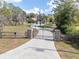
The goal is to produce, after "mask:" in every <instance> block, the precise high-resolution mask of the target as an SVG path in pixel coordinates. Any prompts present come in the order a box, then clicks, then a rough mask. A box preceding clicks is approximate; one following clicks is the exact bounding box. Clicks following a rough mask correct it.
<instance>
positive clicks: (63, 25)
mask: <svg viewBox="0 0 79 59" xmlns="http://www.w3.org/2000/svg"><path fill="white" fill-rule="evenodd" d="M55 2H57V6H56V8H55V11H54V12H55V14H54V16H55V23H56V25H57V28H58V29H60V30H61V32H62V33H65V34H70V35H72V34H76V33H77V32H75V29H74V28H75V26H74V22H75V18H76V19H78V18H77V17H76V15H75V14H76V12H77V10H78V8H77V7H76V5H75V3H76V2H77V1H74V0H59V1H55ZM58 2H60V3H58Z"/></svg>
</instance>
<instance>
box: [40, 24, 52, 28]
mask: <svg viewBox="0 0 79 59" xmlns="http://www.w3.org/2000/svg"><path fill="white" fill-rule="evenodd" d="M52 26H53V25H52V24H45V25H42V26H39V27H41V28H52Z"/></svg>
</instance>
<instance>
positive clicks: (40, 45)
mask: <svg viewBox="0 0 79 59" xmlns="http://www.w3.org/2000/svg"><path fill="white" fill-rule="evenodd" d="M45 33H47V34H49V33H50V32H49V31H48V32H45ZM38 34H40V31H39V33H38ZM47 34H46V35H47ZM50 35H51V34H50ZM0 59H60V56H59V54H58V52H57V51H56V48H55V45H54V41H48V40H43V39H31V40H30V41H29V42H28V43H25V44H23V45H22V46H20V47H18V48H15V49H13V50H11V51H8V52H6V53H4V54H1V55H0Z"/></svg>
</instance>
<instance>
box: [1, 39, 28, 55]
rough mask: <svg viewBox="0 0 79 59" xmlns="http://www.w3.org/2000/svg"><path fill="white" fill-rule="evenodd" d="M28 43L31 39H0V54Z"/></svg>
mask: <svg viewBox="0 0 79 59" xmlns="http://www.w3.org/2000/svg"><path fill="white" fill-rule="evenodd" d="M28 41H29V39H0V54H2V53H4V52H7V51H9V50H11V49H14V48H16V47H18V46H20V45H22V44H24V43H26V42H28Z"/></svg>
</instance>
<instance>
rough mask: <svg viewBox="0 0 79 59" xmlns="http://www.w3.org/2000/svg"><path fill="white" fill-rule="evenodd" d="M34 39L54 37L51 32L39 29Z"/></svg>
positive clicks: (50, 38) (51, 38)
mask: <svg viewBox="0 0 79 59" xmlns="http://www.w3.org/2000/svg"><path fill="white" fill-rule="evenodd" d="M35 39H45V40H53V39H54V38H53V33H52V32H50V31H48V30H45V29H40V30H39V33H38V34H37V36H36V37H35Z"/></svg>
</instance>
